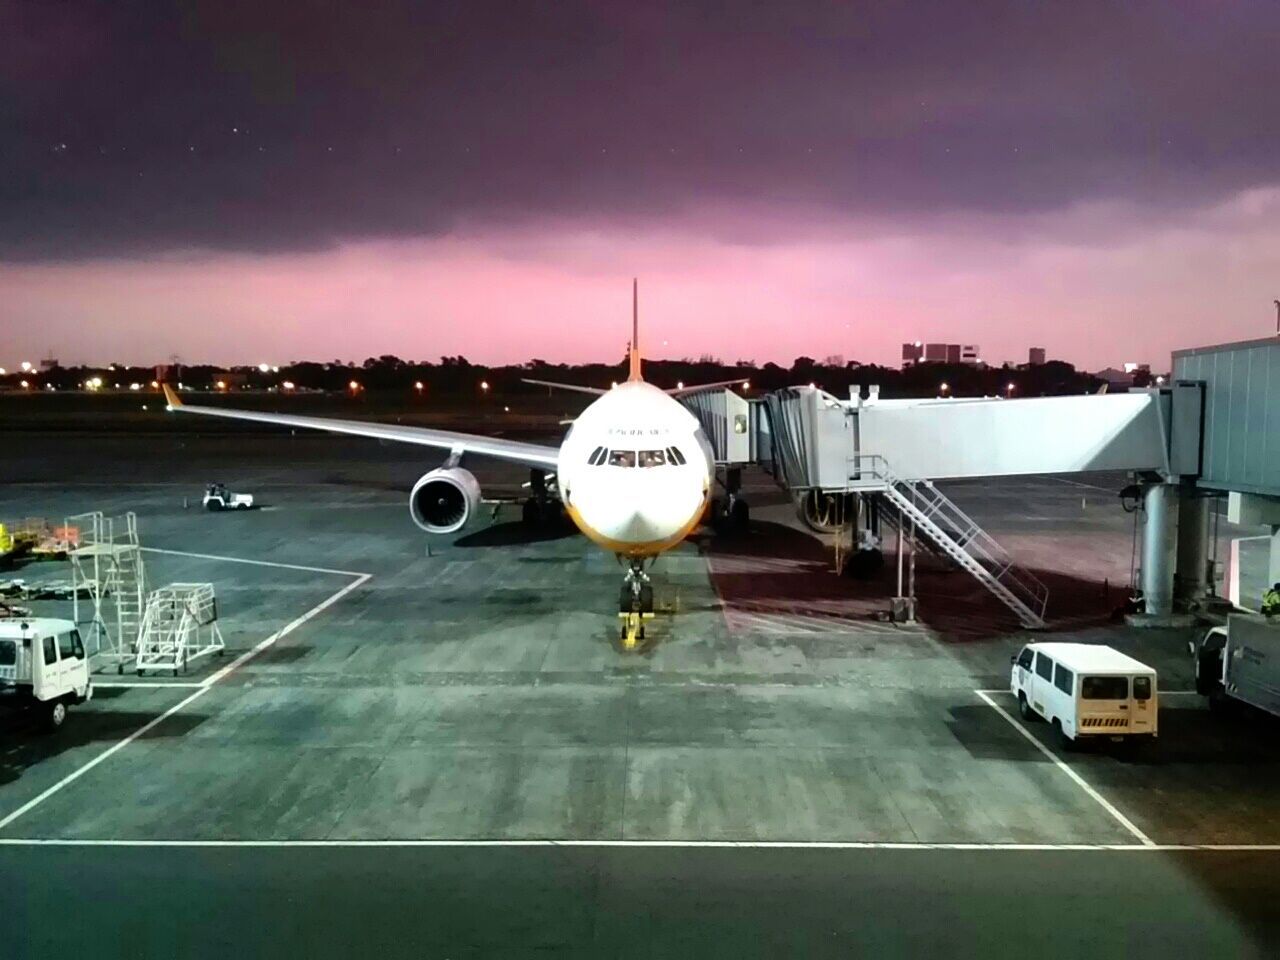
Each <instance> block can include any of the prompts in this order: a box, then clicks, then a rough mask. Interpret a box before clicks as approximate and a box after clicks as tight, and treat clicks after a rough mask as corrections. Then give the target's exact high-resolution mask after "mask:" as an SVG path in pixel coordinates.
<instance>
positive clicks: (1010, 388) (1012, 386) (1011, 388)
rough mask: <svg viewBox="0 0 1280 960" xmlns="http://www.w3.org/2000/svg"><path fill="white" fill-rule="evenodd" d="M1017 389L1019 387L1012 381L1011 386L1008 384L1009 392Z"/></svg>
mask: <svg viewBox="0 0 1280 960" xmlns="http://www.w3.org/2000/svg"><path fill="white" fill-rule="evenodd" d="M1015 389H1017V388H1016V387H1015V385H1014V384H1012V383H1011V384H1009V386H1008V390H1009V392H1010V393H1013V391H1014V390H1015Z"/></svg>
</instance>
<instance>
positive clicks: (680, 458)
mask: <svg viewBox="0 0 1280 960" xmlns="http://www.w3.org/2000/svg"><path fill="white" fill-rule="evenodd" d="M667 454H668V459H669V460H670V461H671V462H672V463H674V464H676V465H677V466H684V464H685V462H686V461H685V459H684V454H683V453H681V452H680V448H679V447H668V448H667Z"/></svg>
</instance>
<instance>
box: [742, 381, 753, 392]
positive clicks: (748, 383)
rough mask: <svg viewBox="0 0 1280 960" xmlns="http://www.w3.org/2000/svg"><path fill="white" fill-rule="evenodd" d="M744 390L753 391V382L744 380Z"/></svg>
mask: <svg viewBox="0 0 1280 960" xmlns="http://www.w3.org/2000/svg"><path fill="white" fill-rule="evenodd" d="M742 389H743V390H750V389H751V381H750V380H743V381H742Z"/></svg>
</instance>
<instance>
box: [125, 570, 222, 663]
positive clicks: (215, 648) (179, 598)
mask: <svg viewBox="0 0 1280 960" xmlns="http://www.w3.org/2000/svg"><path fill="white" fill-rule="evenodd" d="M224 648H225V644H224V643H223V640H222V631H221V630H220V629H219V627H218V604H217V601H216V600H215V599H214V594H213V584H211V583H171V584H169V585H168V586H164V587H160V588H159V589H158V590H155V591H154V592H153V593H152V594H151V596H149V597H148V598H147V611H146V615H145V616H144V618H143V621H142V628H141V630H140V631H139V633H138V653H137V657H136V659H135V661H134V665H135V668H136V669H137V671H138V674H139V675H141V674H143V673H144V672H145V671H147V670H172V671H173V674H174V676H177V675H178V671H179V670H181V671H182V672H183V673H186V671H187V665H188V664H189V663H190V662H191V661H192V660H195V659H196V658H197V657H202V656H204V655H205V654H207V653H217V654H221V653H222V651H223V649H224Z"/></svg>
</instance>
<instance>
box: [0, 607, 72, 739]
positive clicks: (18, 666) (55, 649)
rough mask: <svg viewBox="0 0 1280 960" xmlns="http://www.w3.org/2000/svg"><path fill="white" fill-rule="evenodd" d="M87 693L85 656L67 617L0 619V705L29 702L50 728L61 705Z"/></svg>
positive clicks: (60, 716) (61, 714) (63, 715)
mask: <svg viewBox="0 0 1280 960" xmlns="http://www.w3.org/2000/svg"><path fill="white" fill-rule="evenodd" d="M92 697H93V681H92V680H90V679H89V659H88V657H86V656H85V654H84V644H83V643H82V642H81V640H80V631H79V630H77V629H76V625H75V624H74V623H72V622H71V621H70V620H53V619H49V618H43V617H27V618H26V619H10V620H0V707H7V708H10V709H27V708H31V707H35V708H36V709H38V710H39V711H40V713H41V718H42V719H43V721H44V723H45V726H46V727H48V729H50V730H56V729H58V728H59V727H61V726H62V723H63V721H64V720H66V719H67V708H68V707H69V706H71V705H72V704H75V703H84V702H85V701H86V700H89V699H91V698H92Z"/></svg>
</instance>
